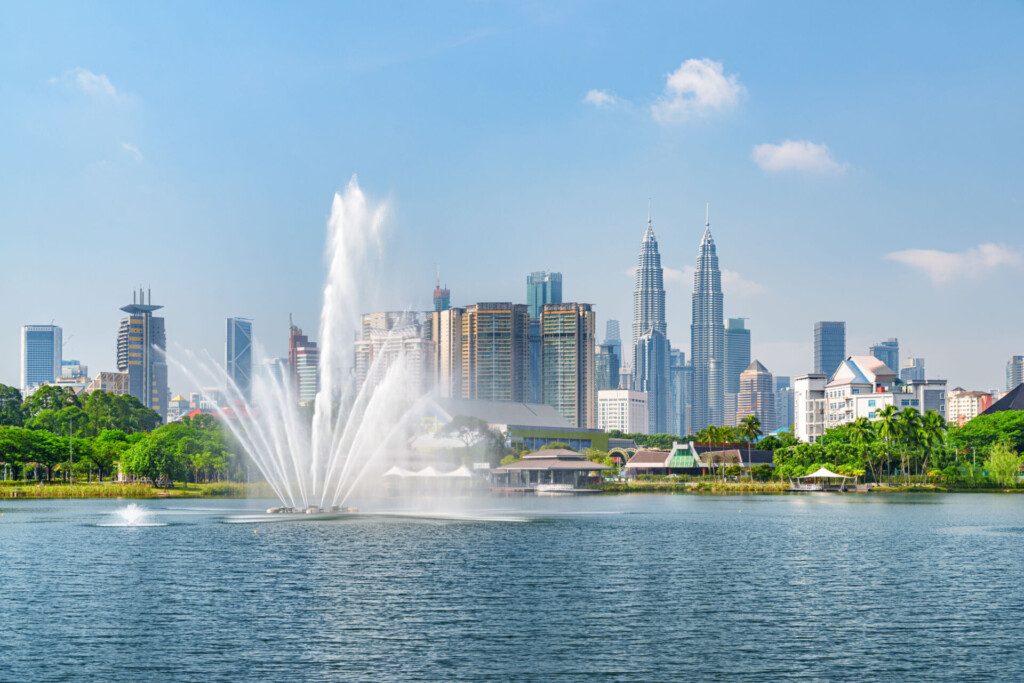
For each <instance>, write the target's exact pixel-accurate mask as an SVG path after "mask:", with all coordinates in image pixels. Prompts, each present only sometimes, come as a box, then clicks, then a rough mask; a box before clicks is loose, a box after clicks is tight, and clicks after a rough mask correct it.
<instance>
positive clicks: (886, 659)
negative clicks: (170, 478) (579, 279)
mask: <svg viewBox="0 0 1024 683" xmlns="http://www.w3.org/2000/svg"><path fill="white" fill-rule="evenodd" d="M136 504H137V505H140V506H142V507H144V508H146V510H147V511H148V512H149V515H148V517H147V518H146V521H148V522H150V523H157V524H162V525H163V526H140V527H122V526H102V525H105V524H110V523H115V524H116V523H119V522H120V520H121V518H120V517H118V516H116V515H114V514H112V513H114V512H115V511H116V510H118V509H120V508H124V507H125V506H126V505H128V501H116V500H88V501H10V502H0V680H3V681H26V680H33V681H44V680H54V681H56V680H96V681H99V680H103V681H140V680H157V681H192V680H203V681H284V680H301V681H323V680H366V681H382V680H445V681H450V680H473V681H480V680H494V681H503V680H533V681H551V680H566V681H569V680H623V681H656V680H672V679H675V680H680V679H694V678H696V679H710V678H729V679H745V680H779V679H787V678H800V679H823V680H824V679H831V680H835V679H856V680H883V681H890V680H898V679H908V678H913V679H917V680H922V679H928V680H968V679H975V680H981V679H985V680H993V679H1004V680H1020V679H1021V678H1022V677H1024V635H1022V631H1021V621H1022V618H1024V562H1022V560H1024V496H1016V495H990V494H949V495H928V494H916V495H915V494H910V495H895V494H893V495H880V494H875V495H863V494H861V495H856V494H849V495H829V494H808V495H790V496H698V495H675V496H672V495H627V496H592V497H577V498H496V499H492V500H478V501H473V502H472V503H471V504H468V505H466V506H464V508H463V511H464V512H465V511H466V510H472V511H473V512H472V513H468V514H471V515H477V516H479V517H482V518H484V519H481V520H474V519H462V520H435V519H411V518H403V517H397V518H394V517H389V518H380V517H355V518H352V519H345V520H339V521H323V522H312V521H305V520H303V521H296V522H289V523H280V522H277V523H269V522H263V523H257V524H237V523H226V522H227V521H228V519H229V518H230V517H232V516H233V515H238V514H243V513H247V512H250V513H251V512H258V511H260V510H262V509H263V508H266V507H267V505H268V504H269V503H268V502H267V501H232V500H193V501H187V500H186V501H182V500H163V501H136Z"/></svg>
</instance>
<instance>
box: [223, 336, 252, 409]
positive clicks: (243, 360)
mask: <svg viewBox="0 0 1024 683" xmlns="http://www.w3.org/2000/svg"><path fill="white" fill-rule="evenodd" d="M224 368H225V369H226V370H227V375H228V379H229V380H230V381H231V383H232V384H234V386H235V387H236V388H237V390H238V393H239V394H240V395H241V396H242V398H244V399H245V400H246V401H248V400H249V399H250V398H251V397H252V320H249V319H248V318H228V321H227V334H226V335H225V341H224Z"/></svg>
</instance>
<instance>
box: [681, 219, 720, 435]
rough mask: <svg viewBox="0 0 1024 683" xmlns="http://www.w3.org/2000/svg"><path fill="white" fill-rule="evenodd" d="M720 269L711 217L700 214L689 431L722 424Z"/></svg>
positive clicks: (694, 276) (695, 279) (694, 280)
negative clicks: (701, 226) (700, 228)
mask: <svg viewBox="0 0 1024 683" xmlns="http://www.w3.org/2000/svg"><path fill="white" fill-rule="evenodd" d="M722 304H723V297H722V272H721V271H720V270H719V268H718V252H717V250H716V249H715V240H714V238H713V237H712V236H711V220H710V218H709V215H708V213H705V216H704V235H703V237H701V240H700V247H699V249H698V251H697V266H696V270H695V271H694V273H693V318H692V320H693V322H692V324H691V326H690V363H691V364H692V365H693V401H692V402H693V418H692V420H693V430H694V431H695V432H698V431H700V430H702V429H704V428H705V427H708V426H709V425H721V424H723V421H724V420H723V418H724V412H725V410H724V408H725V396H724V393H725V392H724V389H725V386H724V384H725V383H724V375H725V328H724V327H723V325H722Z"/></svg>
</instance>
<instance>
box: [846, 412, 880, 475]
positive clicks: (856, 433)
mask: <svg viewBox="0 0 1024 683" xmlns="http://www.w3.org/2000/svg"><path fill="white" fill-rule="evenodd" d="M874 435H875V428H874V427H873V426H872V424H871V420H869V419H867V418H866V417H858V418H857V419H856V420H854V421H853V423H852V424H851V425H850V440H851V441H853V445H854V446H856V447H857V450H858V451H860V459H861V461H862V462H866V463H867V465H868V467H870V468H871V478H872V479H874V480H875V481H878V475H877V474H876V473H875V464H874V463H873V462H872V461H871V459H870V458H868V456H867V445H868V442H869V441H871V439H872V438H873V437H874Z"/></svg>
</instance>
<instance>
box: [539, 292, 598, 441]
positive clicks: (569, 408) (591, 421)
mask: <svg viewBox="0 0 1024 683" xmlns="http://www.w3.org/2000/svg"><path fill="white" fill-rule="evenodd" d="M540 327H541V340H542V351H541V357H542V366H543V373H542V376H543V380H542V386H543V395H542V398H543V402H544V403H546V404H548V405H551V406H554V407H555V409H556V410H558V412H559V413H560V414H561V415H562V417H564V418H565V419H566V420H568V421H569V424H571V425H575V426H576V427H579V428H581V429H593V428H595V427H596V426H597V383H596V378H595V376H594V370H595V367H594V366H595V363H594V328H595V320H594V310H593V308H592V307H591V306H590V304H577V303H565V304H545V305H544V307H543V308H542V309H541V314H540Z"/></svg>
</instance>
